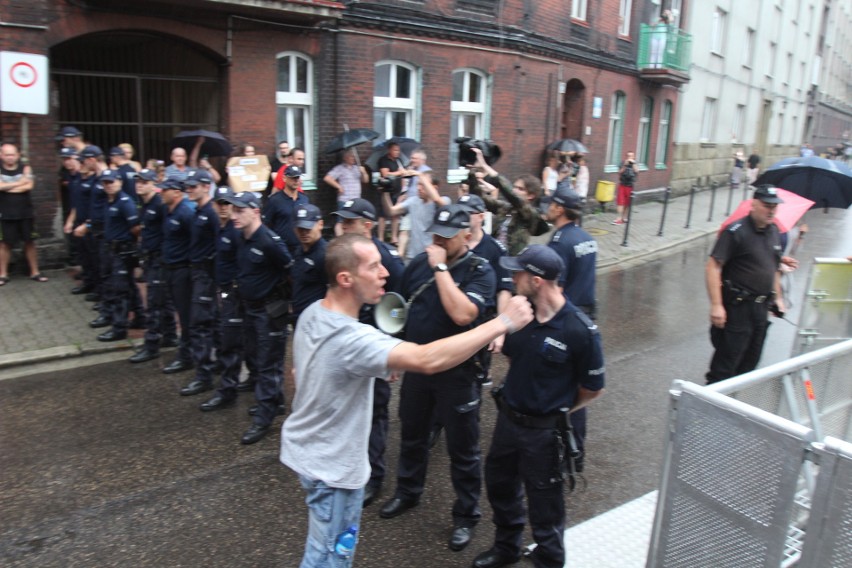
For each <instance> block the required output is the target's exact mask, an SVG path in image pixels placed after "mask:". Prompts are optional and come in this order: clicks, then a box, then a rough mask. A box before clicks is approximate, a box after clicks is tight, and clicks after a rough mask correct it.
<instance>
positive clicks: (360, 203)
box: [332, 197, 376, 221]
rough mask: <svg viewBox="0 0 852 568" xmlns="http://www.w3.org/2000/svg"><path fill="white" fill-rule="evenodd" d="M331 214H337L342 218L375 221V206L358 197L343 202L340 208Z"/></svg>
mask: <svg viewBox="0 0 852 568" xmlns="http://www.w3.org/2000/svg"><path fill="white" fill-rule="evenodd" d="M332 215H337V216H339V217H343V218H344V219H368V220H370V221H375V220H376V208H375V207H373V204H372V203H370V202H369V201H367V200H366V199H362V198H360V197H359V198H357V199H350V200H348V201H346V202H344V203H343V205H342V206H341V207H340V209H338V210H337V211H335V212H334V213H332Z"/></svg>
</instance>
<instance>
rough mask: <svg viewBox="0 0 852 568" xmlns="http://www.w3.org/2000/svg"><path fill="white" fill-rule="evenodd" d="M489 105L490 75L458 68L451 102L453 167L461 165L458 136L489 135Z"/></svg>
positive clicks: (478, 136)
mask: <svg viewBox="0 0 852 568" xmlns="http://www.w3.org/2000/svg"><path fill="white" fill-rule="evenodd" d="M487 104H488V78H487V77H486V76H485V74H484V73H482V72H481V71H476V70H474V69H457V70H455V71H453V96H452V100H451V101H450V154H449V166H450V168H451V169H452V168H454V167H455V166H456V165H457V164H458V158H459V156H458V151H459V148H458V145H457V144H456V143H455V139H456V138H458V137H460V136H470V137H471V138H476V139H481V138H485V137H486V132H485V126H486V125H485V116H486V108H487Z"/></svg>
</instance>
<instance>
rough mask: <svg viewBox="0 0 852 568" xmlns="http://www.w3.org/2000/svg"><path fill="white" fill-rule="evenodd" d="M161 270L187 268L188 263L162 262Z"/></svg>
mask: <svg viewBox="0 0 852 568" xmlns="http://www.w3.org/2000/svg"><path fill="white" fill-rule="evenodd" d="M162 266H163V268H165V269H167V270H178V269H179V268H189V263H188V262H164V263H163V265H162Z"/></svg>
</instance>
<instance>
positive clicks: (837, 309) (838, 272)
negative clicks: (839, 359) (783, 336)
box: [793, 258, 852, 355]
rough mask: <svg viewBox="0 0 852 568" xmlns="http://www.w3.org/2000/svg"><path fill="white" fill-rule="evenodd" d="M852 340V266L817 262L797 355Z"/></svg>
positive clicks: (831, 260)
mask: <svg viewBox="0 0 852 568" xmlns="http://www.w3.org/2000/svg"><path fill="white" fill-rule="evenodd" d="M849 338H852V262H850V261H848V260H846V259H845V258H815V259H814V264H813V267H812V268H811V273H810V275H809V276H808V287H807V292H805V301H804V303H803V304H802V315H801V316H800V317H799V329H798V339H799V340H798V342H797V345H796V346H795V350H794V353H793V355H797V354H799V353H806V352H808V351H813V350H814V349H819V348H822V347H825V346H827V345H832V344H834V343H838V342H840V341H843V340H845V339H849Z"/></svg>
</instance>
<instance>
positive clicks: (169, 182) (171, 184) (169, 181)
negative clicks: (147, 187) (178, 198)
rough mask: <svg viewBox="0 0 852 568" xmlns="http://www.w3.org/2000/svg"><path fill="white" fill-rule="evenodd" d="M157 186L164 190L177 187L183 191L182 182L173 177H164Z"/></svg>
mask: <svg viewBox="0 0 852 568" xmlns="http://www.w3.org/2000/svg"><path fill="white" fill-rule="evenodd" d="M157 187H159V188H160V189H163V190H165V189H177V190H179V191H183V182H181V181H180V180H179V179H175V178H166V179H164V180H163V182H162V183H161V184H160V185H158V186H157Z"/></svg>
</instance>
